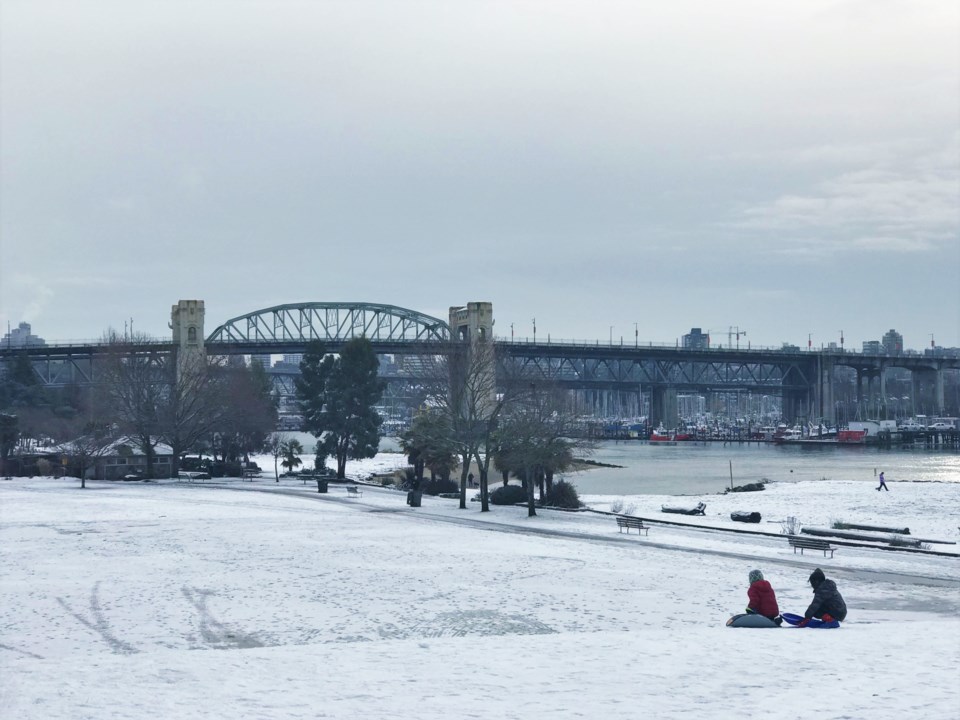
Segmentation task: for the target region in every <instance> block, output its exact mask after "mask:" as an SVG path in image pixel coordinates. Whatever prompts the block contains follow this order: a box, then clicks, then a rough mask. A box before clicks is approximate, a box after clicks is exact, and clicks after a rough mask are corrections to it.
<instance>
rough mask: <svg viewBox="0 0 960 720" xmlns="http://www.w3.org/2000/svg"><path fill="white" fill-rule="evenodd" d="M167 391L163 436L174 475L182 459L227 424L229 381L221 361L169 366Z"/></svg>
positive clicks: (163, 400) (162, 410) (161, 409)
mask: <svg viewBox="0 0 960 720" xmlns="http://www.w3.org/2000/svg"><path fill="white" fill-rule="evenodd" d="M165 371H166V374H167V382H168V391H167V392H166V393H165V394H164V396H163V397H162V398H161V403H160V407H159V417H160V436H161V437H162V438H163V440H164V441H166V442H167V444H169V445H170V447H171V449H172V451H173V458H172V462H173V466H172V468H171V469H172V471H173V475H174V476H176V474H177V472H178V470H179V467H180V458H181V457H182V456H183V455H184V454H186V453H189V452H192V451H195V450H197V449H198V448H199V447H200V446H201V444H202V443H203V442H204V440H205V439H206V438H208V437H210V435H211V434H212V433H213V431H214V430H215V429H217V428H218V427H220V426H221V425H222V423H223V422H224V417H225V415H226V408H227V404H226V403H225V402H224V395H225V387H226V381H225V378H224V374H223V367H222V365H221V364H220V362H219V361H216V360H214V361H204V362H203V363H202V364H200V363H197V366H196V367H189V368H181V370H180V372H177V369H176V366H175V365H174V364H173V363H169V364H168V365H167V366H166V368H165Z"/></svg>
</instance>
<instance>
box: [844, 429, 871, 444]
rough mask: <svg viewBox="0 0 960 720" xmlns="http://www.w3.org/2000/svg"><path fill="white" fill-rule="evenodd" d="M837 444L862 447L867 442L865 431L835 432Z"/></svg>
mask: <svg viewBox="0 0 960 720" xmlns="http://www.w3.org/2000/svg"><path fill="white" fill-rule="evenodd" d="M837 442H838V443H841V444H843V445H864V444H866V442H867V431H866V430H837Z"/></svg>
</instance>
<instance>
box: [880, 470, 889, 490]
mask: <svg viewBox="0 0 960 720" xmlns="http://www.w3.org/2000/svg"><path fill="white" fill-rule="evenodd" d="M881 489H882V490H886V491H887V492H890V488H888V487H887V483H886V482H884V480H883V473H882V472H881V473H880V485H879V486H878V487H877V492H880V490H881Z"/></svg>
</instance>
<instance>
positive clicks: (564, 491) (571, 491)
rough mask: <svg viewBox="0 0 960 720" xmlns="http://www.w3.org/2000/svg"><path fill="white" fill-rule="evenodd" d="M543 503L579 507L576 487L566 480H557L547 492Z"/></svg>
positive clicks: (572, 507) (563, 506)
mask: <svg viewBox="0 0 960 720" xmlns="http://www.w3.org/2000/svg"><path fill="white" fill-rule="evenodd" d="M544 504H545V505H549V506H550V507H561V508H570V509H576V508H579V507H580V496H579V495H577V489H576V488H575V487H574V486H573V485H571V484H570V483H568V482H567V481H566V480H557V481H556V482H555V483H554V484H553V487H551V488H550V492H548V493H547V497H546V502H545V503H544Z"/></svg>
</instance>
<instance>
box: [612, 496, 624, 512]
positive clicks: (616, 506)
mask: <svg viewBox="0 0 960 720" xmlns="http://www.w3.org/2000/svg"><path fill="white" fill-rule="evenodd" d="M610 512H614V513H617V514H618V515H619V514H620V513H621V512H623V498H618V499H616V500H614V501H613V502H612V503H610Z"/></svg>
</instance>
